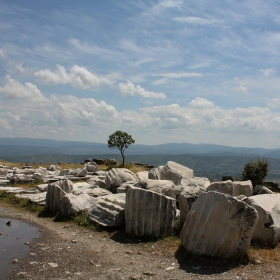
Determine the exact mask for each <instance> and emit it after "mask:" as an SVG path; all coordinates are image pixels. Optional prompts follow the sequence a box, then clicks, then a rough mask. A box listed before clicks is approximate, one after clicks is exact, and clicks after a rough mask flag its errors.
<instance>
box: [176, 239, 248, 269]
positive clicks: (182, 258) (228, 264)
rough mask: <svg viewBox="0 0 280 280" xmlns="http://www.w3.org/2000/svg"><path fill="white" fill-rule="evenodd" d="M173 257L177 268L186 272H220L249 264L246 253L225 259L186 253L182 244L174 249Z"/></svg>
mask: <svg viewBox="0 0 280 280" xmlns="http://www.w3.org/2000/svg"><path fill="white" fill-rule="evenodd" d="M175 258H176V259H177V261H178V263H179V269H182V270H184V271H186V272H187V273H196V274H202V275H212V274H221V273H224V272H227V271H229V270H232V269H234V268H236V267H239V266H241V265H242V266H244V265H247V264H249V259H248V257H247V256H246V255H237V256H235V257H234V258H231V259H227V260H224V259H219V258H214V257H205V256H198V255H193V254H191V253H188V252H187V251H186V250H185V248H184V247H183V246H182V245H181V246H180V247H179V248H178V250H177V251H176V253H175Z"/></svg>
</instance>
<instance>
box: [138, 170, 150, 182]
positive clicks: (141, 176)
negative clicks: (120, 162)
mask: <svg viewBox="0 0 280 280" xmlns="http://www.w3.org/2000/svg"><path fill="white" fill-rule="evenodd" d="M136 176H137V178H138V180H148V177H149V171H140V172H137V173H136Z"/></svg>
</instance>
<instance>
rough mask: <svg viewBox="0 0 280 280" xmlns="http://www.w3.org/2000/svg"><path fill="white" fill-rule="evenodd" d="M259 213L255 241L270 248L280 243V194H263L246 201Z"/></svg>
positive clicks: (254, 235)
mask: <svg viewBox="0 0 280 280" xmlns="http://www.w3.org/2000/svg"><path fill="white" fill-rule="evenodd" d="M245 201H246V202H247V203H248V204H249V205H251V206H252V207H254V208H255V209H256V210H257V211H258V215H259V221H258V223H257V226H256V229H255V231H254V234H253V239H254V240H257V241H261V242H262V243H264V244H267V245H269V246H275V245H277V243H278V242H279V241H280V194H262V195H256V196H251V197H249V198H247V199H246V200H245Z"/></svg>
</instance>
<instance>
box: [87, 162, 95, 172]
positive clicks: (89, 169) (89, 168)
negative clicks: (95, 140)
mask: <svg viewBox="0 0 280 280" xmlns="http://www.w3.org/2000/svg"><path fill="white" fill-rule="evenodd" d="M84 168H85V169H86V170H87V172H93V173H94V172H96V171H97V170H98V165H97V164H96V163H95V162H87V163H85V165H84Z"/></svg>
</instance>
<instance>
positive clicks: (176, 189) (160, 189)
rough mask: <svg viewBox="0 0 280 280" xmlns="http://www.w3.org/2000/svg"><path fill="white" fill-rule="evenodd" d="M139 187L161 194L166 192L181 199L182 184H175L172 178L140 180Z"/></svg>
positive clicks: (167, 194)
mask: <svg viewBox="0 0 280 280" xmlns="http://www.w3.org/2000/svg"><path fill="white" fill-rule="evenodd" d="M138 187H139V188H142V189H146V190H149V191H153V192H156V193H159V194H164V195H166V196H170V197H172V198H174V199H177V200H178V201H179V198H180V194H181V191H182V188H181V187H180V186H175V184H174V183H173V182H172V181H170V180H151V179H148V180H146V181H144V180H143V181H139V183H138Z"/></svg>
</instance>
